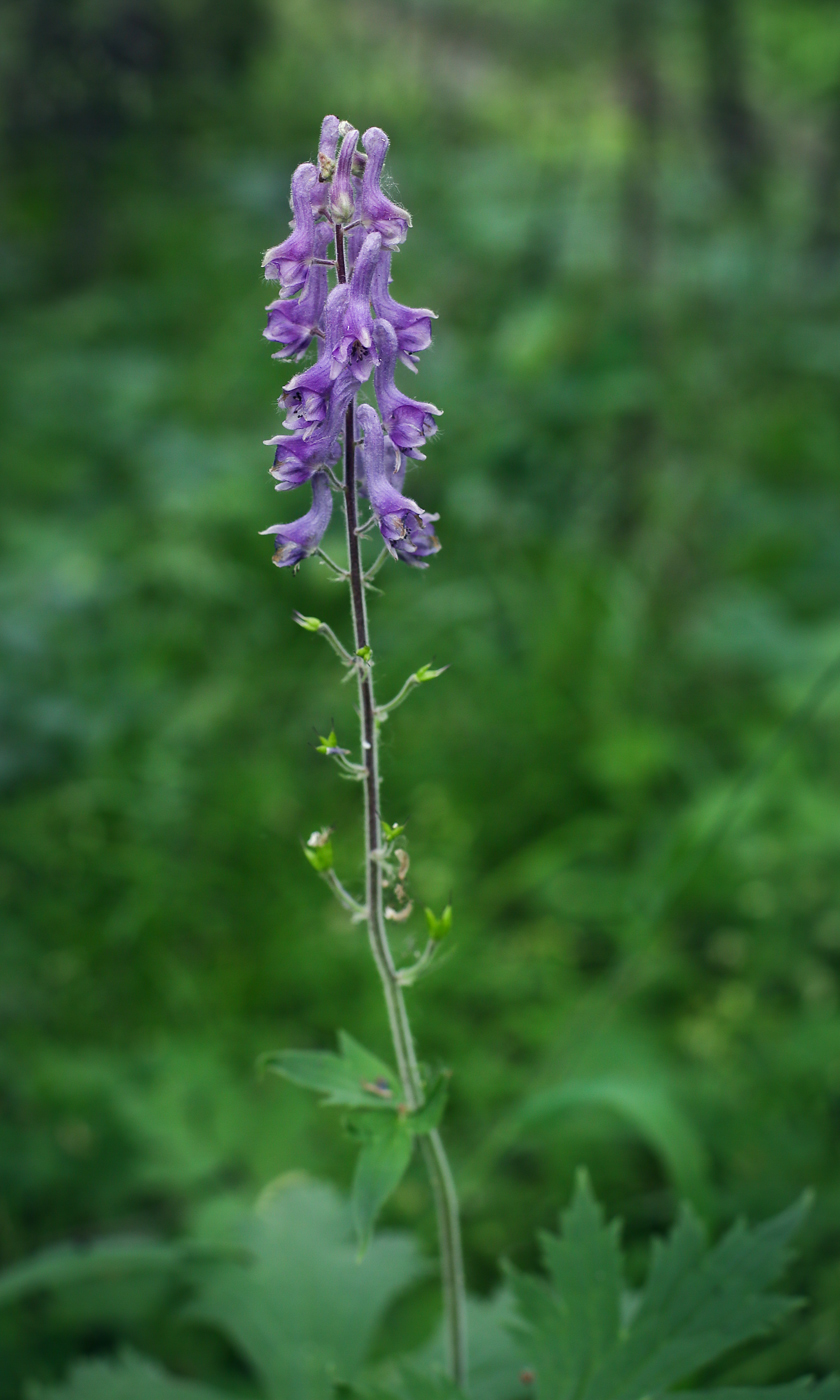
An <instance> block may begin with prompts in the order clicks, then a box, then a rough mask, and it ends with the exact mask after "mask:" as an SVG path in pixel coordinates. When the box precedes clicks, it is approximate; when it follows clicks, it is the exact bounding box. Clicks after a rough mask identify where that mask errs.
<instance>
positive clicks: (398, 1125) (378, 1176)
mask: <svg viewBox="0 0 840 1400" xmlns="http://www.w3.org/2000/svg"><path fill="white" fill-rule="evenodd" d="M351 1126H352V1129H353V1133H354V1136H356V1137H359V1138H360V1139H361V1142H362V1150H361V1152H360V1153H359V1158H358V1161H357V1162H356V1172H355V1175H354V1177H353V1195H352V1204H353V1224H354V1225H355V1228H356V1235H357V1238H358V1241H359V1254H360V1257H361V1255H362V1254H364V1252H365V1250H366V1249H367V1247H368V1245H369V1244H370V1240H371V1236H372V1234H373V1227H374V1225H375V1223H376V1217H377V1216H378V1214H379V1212H380V1210H381V1209H382V1207H383V1205H384V1204H385V1202H386V1201H387V1199H388V1197H389V1196H390V1195H391V1193H392V1192H393V1191H396V1189H397V1187H398V1186H399V1184H400V1182H401V1181H402V1179H403V1176H404V1175H405V1171H406V1168H407V1167H408V1164H409V1162H410V1161H411V1152H412V1148H413V1145H414V1139H413V1134H412V1131H411V1129H410V1127H409V1126H408V1122H407V1119H406V1118H405V1117H403V1116H401V1115H396V1114H394V1115H393V1116H391V1115H388V1117H385V1116H384V1115H383V1114H364V1115H357V1116H356V1117H355V1118H354V1119H353V1121H352V1124H351Z"/></svg>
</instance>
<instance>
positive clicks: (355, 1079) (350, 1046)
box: [260, 1031, 402, 1112]
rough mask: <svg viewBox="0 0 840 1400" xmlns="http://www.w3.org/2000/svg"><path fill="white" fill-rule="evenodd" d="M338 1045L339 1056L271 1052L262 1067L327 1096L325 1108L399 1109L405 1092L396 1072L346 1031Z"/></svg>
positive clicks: (287, 1051)
mask: <svg viewBox="0 0 840 1400" xmlns="http://www.w3.org/2000/svg"><path fill="white" fill-rule="evenodd" d="M338 1044H339V1050H340V1052H341V1053H340V1054H338V1055H334V1054H332V1053H331V1052H330V1051H328V1050H272V1051H270V1052H269V1053H268V1054H267V1055H263V1056H261V1058H260V1064H261V1066H262V1067H263V1068H264V1069H268V1070H271V1071H272V1073H274V1074H280V1075H282V1076H283V1078H284V1079H290V1080H291V1081H292V1083H293V1084H300V1085H302V1086H303V1088H304V1089H313V1090H314V1091H315V1093H316V1094H325V1095H326V1098H325V1099H324V1104H325V1105H326V1106H330V1105H341V1106H343V1107H344V1108H378V1109H383V1108H384V1109H390V1110H391V1111H392V1112H393V1111H394V1110H396V1109H397V1108H398V1107H399V1106H400V1104H401V1102H402V1090H401V1086H400V1082H399V1079H398V1078H397V1076H396V1074H395V1073H394V1071H393V1070H392V1069H390V1068H389V1067H388V1065H386V1064H385V1063H384V1062H383V1061H382V1060H380V1059H378V1058H377V1057H376V1055H372V1054H371V1053H370V1051H369V1050H365V1048H364V1046H362V1045H359V1043H358V1041H355V1040H354V1039H353V1037H352V1036H350V1035H348V1034H347V1032H346V1031H339V1033H338Z"/></svg>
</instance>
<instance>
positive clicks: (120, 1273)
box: [0, 1238, 185, 1306]
mask: <svg viewBox="0 0 840 1400" xmlns="http://www.w3.org/2000/svg"><path fill="white" fill-rule="evenodd" d="M184 1255H185V1251H184V1249H183V1248H182V1247H181V1246H178V1245H167V1244H159V1243H157V1242H156V1241H155V1240H143V1239H131V1238H125V1239H111V1240H101V1241H99V1242H98V1243H97V1244H92V1245H69V1244H68V1245H57V1246H56V1247H55V1248H53V1249H45V1250H43V1251H42V1252H41V1253H40V1254H36V1255H35V1256H34V1257H33V1258H32V1259H25V1260H23V1262H22V1263H20V1264H13V1265H12V1267H11V1268H9V1269H6V1270H4V1272H3V1273H2V1274H0V1306H3V1305H6V1304H10V1303H17V1302H19V1301H20V1299H22V1298H26V1297H29V1296H30V1295H31V1294H33V1293H40V1292H42V1291H44V1290H45V1289H55V1288H67V1287H78V1286H79V1285H80V1284H85V1283H88V1282H91V1281H93V1282H97V1283H98V1282H101V1281H103V1280H104V1281H108V1280H116V1279H120V1280H122V1279H124V1278H126V1277H129V1276H131V1275H137V1274H158V1275H161V1274H163V1275H165V1274H168V1273H171V1272H172V1271H173V1270H174V1269H175V1268H176V1267H177V1266H178V1265H179V1264H180V1263H182V1262H183V1259H184Z"/></svg>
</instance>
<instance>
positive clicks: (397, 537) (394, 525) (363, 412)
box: [357, 403, 440, 569]
mask: <svg viewBox="0 0 840 1400" xmlns="http://www.w3.org/2000/svg"><path fill="white" fill-rule="evenodd" d="M357 416H358V421H359V426H360V427H361V428H362V431H363V432H364V435H365V453H364V461H365V485H366V488H367V493H368V499H369V500H370V503H371V506H372V507H373V513H374V515H375V516H376V520H377V524H378V525H379V529H380V532H381V535H382V538H383V540H384V541H385V546H386V548H387V549H388V551H389V552H390V553H391V554H393V556H394V558H395V559H402V560H403V561H404V562H405V563H406V564H413V565H414V566H415V568H420V569H425V568H427V567H428V566H427V565H426V564H425V563H424V562H423V561H424V559H425V558H426V557H427V556H428V555H430V554H437V552H438V550H439V549H440V542H439V540H438V539H437V537H436V535H435V533H434V531H433V530H432V523H433V521H435V520H437V519H438V518H439V517H438V516H437V515H430V514H429V513H428V511H425V510H421V509H420V507H419V506H418V504H417V502H416V501H412V499H411V498H410V496H403V495H402V494H401V492H400V491H399V490H398V489H397V487H396V486H395V485H393V482H392V481H391V480H389V478H388V475H387V472H386V468H385V435H384V433H383V431H382V424H381V423H380V421H379V415H378V414H377V412H376V410H375V409H373V408H371V406H370V404H366V403H363V404H360V405H359V409H358V415H357Z"/></svg>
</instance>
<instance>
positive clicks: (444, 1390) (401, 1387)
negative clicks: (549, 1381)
mask: <svg viewBox="0 0 840 1400" xmlns="http://www.w3.org/2000/svg"><path fill="white" fill-rule="evenodd" d="M360 1394H361V1395H362V1397H363V1400H462V1397H463V1394H464V1392H463V1391H462V1390H459V1389H458V1387H457V1385H455V1382H454V1381H451V1380H450V1379H449V1377H448V1376H447V1374H446V1372H445V1371H444V1370H443V1367H442V1366H436V1367H434V1368H431V1367H426V1366H416V1365H412V1364H411V1363H410V1362H401V1363H398V1364H397V1365H395V1366H393V1367H391V1368H389V1370H388V1372H387V1374H386V1375H385V1377H384V1378H383V1379H382V1380H381V1381H379V1382H378V1383H377V1382H370V1381H368V1382H367V1383H366V1384H363V1385H362V1386H361V1388H360ZM505 1400H507V1397H505Z"/></svg>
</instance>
